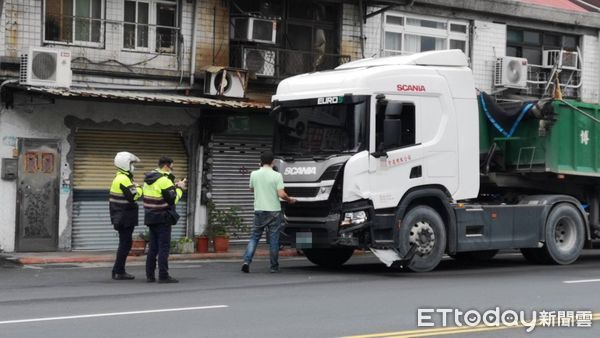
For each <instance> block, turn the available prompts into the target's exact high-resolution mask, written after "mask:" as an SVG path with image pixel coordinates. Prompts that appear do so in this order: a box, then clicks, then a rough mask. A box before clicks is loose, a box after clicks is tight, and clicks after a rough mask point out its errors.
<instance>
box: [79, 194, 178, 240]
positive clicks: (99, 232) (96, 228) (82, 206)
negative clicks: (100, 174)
mask: <svg viewBox="0 0 600 338" xmlns="http://www.w3.org/2000/svg"><path fill="white" fill-rule="evenodd" d="M106 196H108V192H107V193H106ZM186 210H187V204H186V202H185V201H183V200H182V201H181V202H180V203H179V204H178V205H177V212H178V213H179V214H180V215H181V218H180V219H179V222H177V224H176V225H174V226H173V227H172V229H171V238H172V239H178V238H181V237H184V236H185V230H186V224H187V215H186ZM139 217H140V225H139V226H137V227H135V230H134V232H133V233H134V234H137V233H140V232H144V231H146V230H147V229H148V227H147V226H145V225H143V222H144V208H143V207H142V205H141V203H140V213H139ZM118 245H119V233H118V232H116V231H115V230H114V229H113V227H112V225H111V224H110V214H109V213H108V199H107V198H104V200H103V201H100V200H95V201H89V200H82V201H81V200H80V201H75V202H73V242H72V248H73V250H116V249H117V246H118Z"/></svg>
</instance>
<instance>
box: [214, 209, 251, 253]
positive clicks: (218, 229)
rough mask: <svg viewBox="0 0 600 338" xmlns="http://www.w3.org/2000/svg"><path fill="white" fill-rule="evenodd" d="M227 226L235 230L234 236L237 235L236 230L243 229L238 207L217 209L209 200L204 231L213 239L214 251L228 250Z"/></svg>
mask: <svg viewBox="0 0 600 338" xmlns="http://www.w3.org/2000/svg"><path fill="white" fill-rule="evenodd" d="M228 226H229V227H230V228H232V229H235V230H236V233H234V236H238V234H237V232H239V231H243V228H244V227H243V223H242V217H241V216H240V215H239V209H238V208H235V207H231V208H229V209H217V208H216V207H215V205H214V203H213V202H209V203H208V224H207V227H206V233H207V235H208V236H209V237H210V238H212V240H213V245H214V249H215V252H227V251H228V250H229V233H228V231H227V227H228Z"/></svg>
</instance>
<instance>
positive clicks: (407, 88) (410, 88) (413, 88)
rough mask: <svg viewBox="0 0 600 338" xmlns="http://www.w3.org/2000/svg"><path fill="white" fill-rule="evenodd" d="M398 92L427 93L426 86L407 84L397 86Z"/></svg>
mask: <svg viewBox="0 0 600 338" xmlns="http://www.w3.org/2000/svg"><path fill="white" fill-rule="evenodd" d="M396 90H398V91H399V92H425V91H427V90H426V89H425V86H423V85H406V84H399V85H396Z"/></svg>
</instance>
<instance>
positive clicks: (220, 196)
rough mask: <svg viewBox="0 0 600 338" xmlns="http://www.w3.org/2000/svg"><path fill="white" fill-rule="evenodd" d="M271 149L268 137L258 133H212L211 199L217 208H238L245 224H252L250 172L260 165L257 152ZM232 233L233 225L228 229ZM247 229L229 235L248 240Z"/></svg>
mask: <svg viewBox="0 0 600 338" xmlns="http://www.w3.org/2000/svg"><path fill="white" fill-rule="evenodd" d="M269 149H271V138H270V137H264V136H263V137H260V136H222V135H215V136H213V139H212V141H211V144H210V145H209V154H208V157H209V163H210V164H209V165H210V173H211V180H210V185H211V194H212V200H213V202H214V203H215V207H216V208H217V209H228V208H230V207H238V208H240V215H241V216H242V217H243V219H244V221H243V222H244V225H246V226H247V227H248V229H250V228H251V226H252V223H253V217H254V197H253V195H252V192H251V191H250V189H249V188H248V184H249V179H250V172H252V171H253V170H256V169H258V168H259V167H260V153H261V152H263V151H265V150H269ZM228 230H229V233H230V234H232V233H233V232H234V229H228ZM249 237H250V231H249V230H248V231H247V232H245V233H243V234H239V237H237V238H235V237H232V238H231V240H232V241H247V240H248V239H249Z"/></svg>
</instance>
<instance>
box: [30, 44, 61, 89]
mask: <svg viewBox="0 0 600 338" xmlns="http://www.w3.org/2000/svg"><path fill="white" fill-rule="evenodd" d="M20 73H21V74H20V75H21V76H20V80H19V83H20V84H23V85H28V86H43V87H63V88H69V87H70V86H71V78H72V72H71V52H70V51H68V50H60V49H52V48H42V47H31V48H30V49H29V54H24V55H21V72H20Z"/></svg>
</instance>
